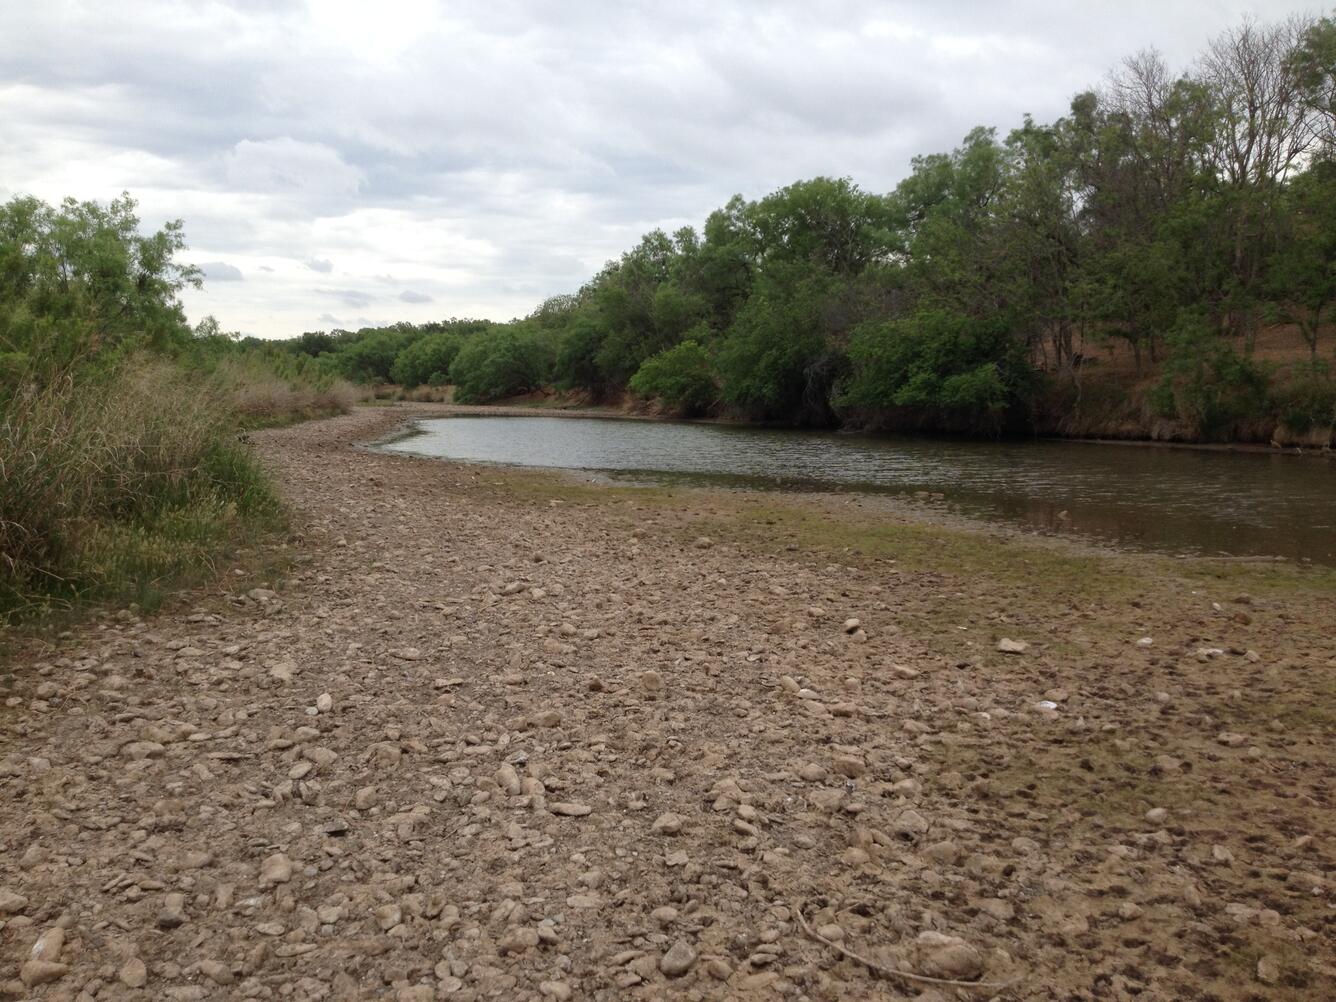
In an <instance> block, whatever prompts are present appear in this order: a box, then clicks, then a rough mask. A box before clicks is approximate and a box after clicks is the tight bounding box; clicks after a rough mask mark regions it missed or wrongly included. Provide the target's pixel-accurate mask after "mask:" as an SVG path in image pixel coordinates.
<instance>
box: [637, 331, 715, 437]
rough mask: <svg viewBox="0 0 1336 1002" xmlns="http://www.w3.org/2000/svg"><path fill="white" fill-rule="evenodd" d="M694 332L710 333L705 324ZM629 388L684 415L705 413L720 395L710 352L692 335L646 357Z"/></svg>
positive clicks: (705, 334)
mask: <svg viewBox="0 0 1336 1002" xmlns="http://www.w3.org/2000/svg"><path fill="white" fill-rule="evenodd" d="M692 333H693V334H698V335H701V336H708V334H709V328H707V327H705V326H704V325H702V326H701V327H700V328H698V330H697V331H693V332H692ZM629 388H630V390H631V392H632V393H635V394H636V395H637V396H641V397H652V398H656V399H658V400H661V401H663V402H664V403H665V404H666V405H667V406H668V407H670V408H672V409H673V410H674V411H676V412H677V413H678V414H680V415H682V416H683V417H695V416H696V415H698V414H703V413H705V412H706V411H707V410H709V408H710V406H711V405H712V404H713V403H714V401H715V398H716V397H717V395H718V389H717V388H716V386H715V384H714V371H713V368H712V366H711V364H710V354H709V352H708V351H706V350H705V348H703V347H702V346H701V344H700V342H698V341H696V340H694V339H693V338H688V339H687V340H685V341H683V342H682V343H681V344H678V345H674V346H673V347H672V348H668V349H666V350H665V351H661V352H659V354H657V355H654V356H651V357H650V358H647V359H646V360H645V361H644V363H642V364H641V366H640V368H639V369H638V370H636V374H635V375H634V376H632V377H631V382H630V384H629Z"/></svg>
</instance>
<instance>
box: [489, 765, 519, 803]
mask: <svg viewBox="0 0 1336 1002" xmlns="http://www.w3.org/2000/svg"><path fill="white" fill-rule="evenodd" d="M492 778H493V779H495V780H496V785H497V786H499V787H501V792H502V793H504V794H505V795H506V796H507V797H518V796H519V795H520V792H521V790H522V787H521V785H520V774H519V773H518V772H516V771H515V767H514V766H513V765H511V764H510V763H509V762H507V763H506V764H505V765H503V766H501V768H499V769H497V770H496V772H495V773H493V774H492Z"/></svg>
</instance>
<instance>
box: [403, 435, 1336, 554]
mask: <svg viewBox="0 0 1336 1002" xmlns="http://www.w3.org/2000/svg"><path fill="white" fill-rule="evenodd" d="M385 448H387V449H390V450H393V451H400V452H412V453H417V454H421V455H427V456H439V457H443V458H448V459H457V460H467V461H473V462H490V463H501V464H505V465H514V466H541V467H554V468H564V469H578V470H592V471H602V472H604V473H606V474H607V475H609V476H611V477H614V478H619V479H634V480H639V481H651V482H675V483H686V484H702V485H710V484H713V485H730V486H741V487H749V488H753V489H765V490H776V489H779V490H821V491H830V490H841V491H855V492H875V493H880V492H887V493H897V494H904V493H911V494H912V493H916V492H923V491H928V492H941V493H942V494H944V495H945V497H946V500H947V501H948V502H949V503H950V504H951V505H952V506H953V507H955V508H958V509H960V510H961V511H963V512H965V513H967V514H973V515H981V516H984V517H988V518H995V519H1005V520H1008V521H1012V522H1016V523H1020V524H1024V525H1026V526H1030V527H1032V528H1036V529H1041V530H1044V531H1052V532H1062V531H1075V532H1080V533H1088V534H1090V535H1093V536H1097V537H1100V538H1103V539H1107V540H1113V541H1117V542H1119V543H1121V544H1124V545H1133V546H1137V547H1142V548H1147V549H1153V550H1161V551H1167V552H1175V553H1177V552H1184V553H1199V554H1228V555H1234V556H1261V555H1268V556H1284V557H1290V558H1295V559H1309V560H1313V561H1315V562H1319V563H1326V564H1336V492H1333V487H1336V463H1333V462H1330V461H1327V460H1322V459H1314V458H1305V457H1295V456H1290V455H1280V454H1273V453H1232V452H1209V451H1193V450H1184V449H1160V448H1137V447H1130V446H1109V445H1096V444H1089V443H1080V442H1057V441H1037V442H1000V443H993V442H965V441H954V440H941V439H920V438H902V437H880V436H865V435H844V434H830V433H824V432H801V431H778V430H770V429H756V428H732V427H725V426H718V425H697V424H673V423H658V422H637V421H616V420H605V419H596V418H556V417H487V416H479V417H474V416H460V417H451V418H443V419H438V420H432V421H424V422H422V423H421V425H420V428H419V431H418V432H417V433H416V434H413V435H410V436H406V437H404V438H401V439H398V440H396V441H394V442H391V443H389V444H387V445H386V446H385Z"/></svg>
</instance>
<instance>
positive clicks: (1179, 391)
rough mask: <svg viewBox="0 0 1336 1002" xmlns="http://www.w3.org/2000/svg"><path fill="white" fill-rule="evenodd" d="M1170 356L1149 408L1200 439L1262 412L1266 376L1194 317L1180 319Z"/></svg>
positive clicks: (1170, 342)
mask: <svg viewBox="0 0 1336 1002" xmlns="http://www.w3.org/2000/svg"><path fill="white" fill-rule="evenodd" d="M1166 341H1167V344H1168V353H1167V356H1166V358H1165V363H1164V369H1163V374H1162V375H1161V377H1160V382H1159V384H1158V385H1157V386H1156V387H1155V389H1154V390H1153V391H1152V393H1151V404H1152V406H1154V407H1155V409H1156V410H1157V411H1158V412H1159V413H1160V415H1161V416H1163V417H1170V418H1178V419H1180V420H1182V421H1185V422H1186V423H1187V424H1188V425H1190V426H1191V428H1192V430H1193V432H1194V433H1195V434H1197V435H1200V436H1203V437H1213V436H1217V435H1221V434H1224V433H1226V432H1228V430H1229V427H1230V425H1232V424H1233V423H1234V422H1236V421H1238V420H1240V419H1243V418H1246V417H1249V416H1252V415H1256V414H1259V413H1263V412H1264V409H1265V404H1266V399H1267V389H1268V382H1269V380H1268V377H1267V373H1266V370H1264V369H1263V368H1262V366H1260V365H1259V364H1258V363H1257V362H1255V361H1253V360H1252V359H1251V358H1248V357H1247V356H1245V355H1241V354H1240V353H1239V352H1238V351H1236V350H1235V348H1234V346H1233V345H1232V344H1230V343H1229V342H1228V341H1227V340H1226V339H1225V338H1223V337H1221V336H1220V334H1219V332H1217V331H1215V330H1213V329H1212V328H1211V326H1210V325H1209V324H1208V323H1206V321H1205V320H1204V319H1203V318H1201V317H1199V316H1196V315H1191V314H1185V315H1183V316H1182V317H1180V318H1179V320H1178V323H1177V324H1175V326H1174V329H1173V330H1172V331H1171V332H1170V333H1169V335H1168V337H1167V338H1166Z"/></svg>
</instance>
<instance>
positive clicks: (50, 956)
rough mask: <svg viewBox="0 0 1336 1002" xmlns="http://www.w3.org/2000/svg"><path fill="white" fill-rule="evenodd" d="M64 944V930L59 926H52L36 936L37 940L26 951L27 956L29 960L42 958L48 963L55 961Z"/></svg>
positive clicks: (58, 957)
mask: <svg viewBox="0 0 1336 1002" xmlns="http://www.w3.org/2000/svg"><path fill="white" fill-rule="evenodd" d="M64 945H65V930H64V929H62V928H61V927H60V926H58V925H57V926H52V927H51V928H50V929H48V930H47V931H46V932H44V933H42V935H41V936H39V937H38V938H37V942H36V943H34V944H33V945H32V949H31V950H29V951H28V957H29V959H31V960H44V961H46V962H48V963H55V962H56V961H58V960H59V959H60V950H61V948H62V947H63V946H64Z"/></svg>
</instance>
